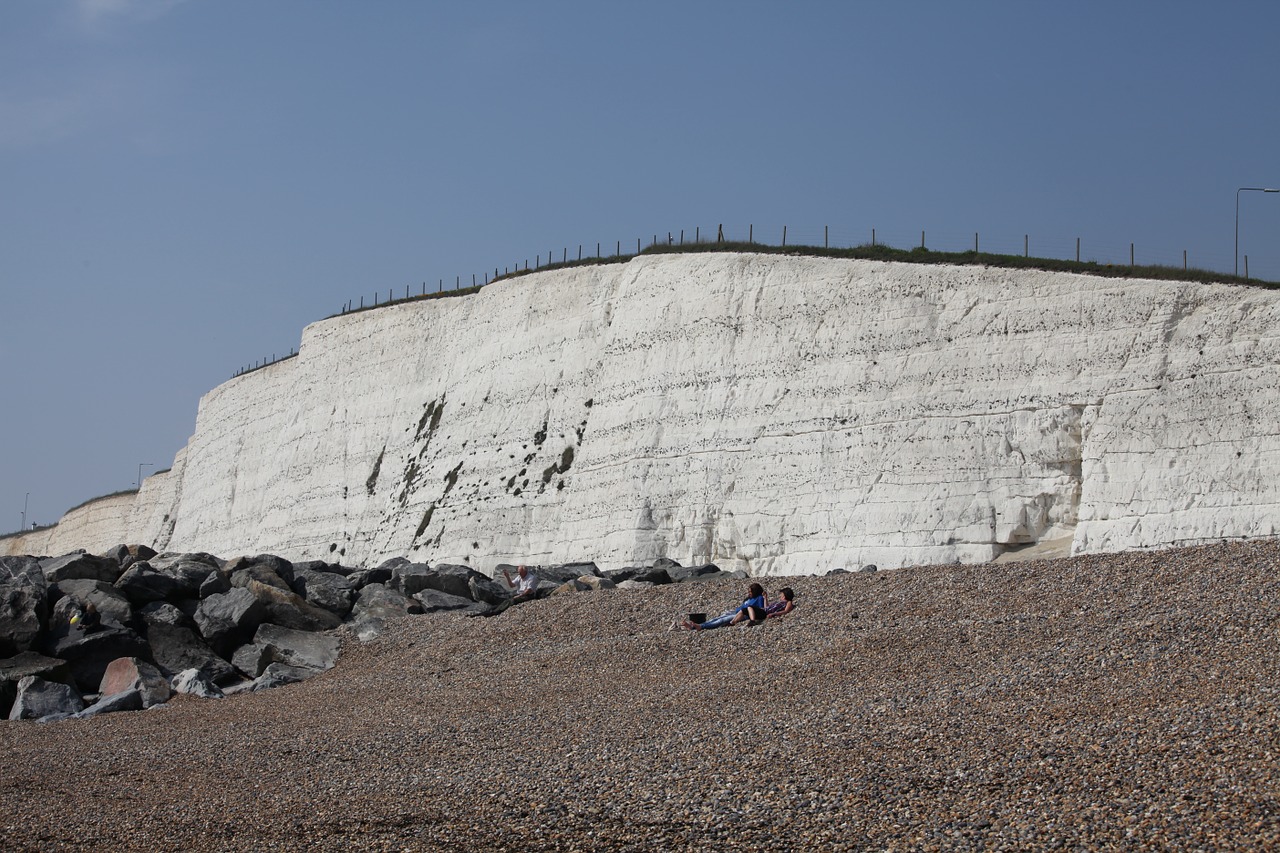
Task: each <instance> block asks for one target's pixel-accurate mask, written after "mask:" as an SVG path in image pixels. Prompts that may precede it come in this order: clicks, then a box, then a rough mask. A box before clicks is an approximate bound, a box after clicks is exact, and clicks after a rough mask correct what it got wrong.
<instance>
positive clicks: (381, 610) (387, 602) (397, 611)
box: [351, 583, 422, 619]
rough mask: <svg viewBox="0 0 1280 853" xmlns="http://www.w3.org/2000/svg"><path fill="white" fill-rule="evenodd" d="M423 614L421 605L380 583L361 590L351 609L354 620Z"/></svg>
mask: <svg viewBox="0 0 1280 853" xmlns="http://www.w3.org/2000/svg"><path fill="white" fill-rule="evenodd" d="M421 612H422V605H421V604H419V603H418V602H416V601H414V600H413V599H411V598H408V597H406V596H405V595H404V594H403V593H401V592H398V591H396V590H394V589H391V588H390V587H387V586H384V585H383V584H380V583H371V584H369V585H367V586H365V587H364V588H363V589H361V590H360V595H359V597H358V598H357V599H356V603H355V606H354V607H353V608H351V616H352V618H353V619H369V618H377V619H389V618H394V617H396V616H405V615H408V614H410V613H421Z"/></svg>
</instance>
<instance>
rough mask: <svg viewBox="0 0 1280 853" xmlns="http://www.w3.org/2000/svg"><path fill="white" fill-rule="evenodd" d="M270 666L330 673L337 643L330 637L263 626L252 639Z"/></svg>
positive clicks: (333, 637)
mask: <svg viewBox="0 0 1280 853" xmlns="http://www.w3.org/2000/svg"><path fill="white" fill-rule="evenodd" d="M253 642H254V644H255V645H258V646H261V647H262V648H263V649H264V651H265V653H266V657H267V659H268V661H269V662H270V663H285V664H289V665H290V666H301V667H306V668H308V669H315V670H321V671H323V670H326V669H332V668H333V665H334V664H335V663H337V660H338V651H339V648H340V642H339V640H338V638H337V636H336V635H334V634H317V633H313V632H310V631H295V630H292V629H290V628H284V627H281V626H279V625H272V624H270V623H268V622H264V623H263V624H262V625H259V626H258V631H257V633H256V634H254V635H253Z"/></svg>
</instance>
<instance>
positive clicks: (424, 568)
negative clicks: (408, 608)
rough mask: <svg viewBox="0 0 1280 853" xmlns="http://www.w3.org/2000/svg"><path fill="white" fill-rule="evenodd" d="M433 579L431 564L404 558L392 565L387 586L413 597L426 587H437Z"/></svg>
mask: <svg viewBox="0 0 1280 853" xmlns="http://www.w3.org/2000/svg"><path fill="white" fill-rule="evenodd" d="M431 579H432V569H431V567H430V566H429V565H427V564H426V563H410V562H409V561H407V560H404V561H402V562H400V563H398V564H396V565H395V566H394V567H392V569H391V579H390V580H389V581H387V586H389V587H391V588H392V589H394V590H396V591H397V592H400V593H403V594H404V595H407V596H409V597H410V598H412V597H413V596H414V595H416V594H417V593H419V592H422V591H423V590H424V589H435V588H436V587H434V586H433V585H432V581H431Z"/></svg>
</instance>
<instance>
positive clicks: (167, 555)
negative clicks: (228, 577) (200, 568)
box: [145, 551, 225, 572]
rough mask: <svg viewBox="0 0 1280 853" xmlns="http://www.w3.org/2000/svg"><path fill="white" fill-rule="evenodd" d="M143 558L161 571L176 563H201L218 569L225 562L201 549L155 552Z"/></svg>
mask: <svg viewBox="0 0 1280 853" xmlns="http://www.w3.org/2000/svg"><path fill="white" fill-rule="evenodd" d="M145 559H146V560H147V562H149V563H150V564H151V565H153V566H155V567H156V568H157V569H158V570H160V571H162V572H163V571H167V570H168V569H169V568H170V567H172V566H176V565H177V564H178V563H203V564H204V565H206V566H208V567H209V568H211V569H220V568H222V566H223V563H224V562H225V561H223V560H220V559H218V558H217V557H215V556H213V555H212V554H206V553H204V552H203V551H192V552H183V551H165V552H164V553H163V554H156V555H154V556H152V557H147V558H145Z"/></svg>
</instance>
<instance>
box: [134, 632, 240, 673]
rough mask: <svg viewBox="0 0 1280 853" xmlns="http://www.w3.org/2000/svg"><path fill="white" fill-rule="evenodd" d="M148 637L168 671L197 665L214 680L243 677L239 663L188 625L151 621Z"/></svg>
mask: <svg viewBox="0 0 1280 853" xmlns="http://www.w3.org/2000/svg"><path fill="white" fill-rule="evenodd" d="M147 641H148V642H149V643H150V644H151V656H152V658H153V659H154V660H155V662H156V666H158V667H160V671H161V672H163V673H165V674H167V675H173V674H175V673H179V672H185V671H186V670H189V669H194V670H197V671H199V672H200V673H201V675H203V676H204V677H205V678H207V679H208V680H209V681H211V682H213V683H214V684H226V683H228V682H231V681H234V680H236V679H237V678H239V674H238V673H237V672H236V667H234V666H232V664H231V663H229V662H228V661H227V660H226V659H224V658H223V657H222V656H221V655H219V654H218V653H217V652H215V651H214V650H213V649H212V648H211V647H210V646H209V644H208V643H206V642H205V641H204V639H202V638H201V637H200V635H199V634H197V633H196V632H195V631H194V630H192V628H191V627H189V626H188V625H185V624H177V625H174V624H168V623H165V622H153V623H149V624H148V625H147Z"/></svg>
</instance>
